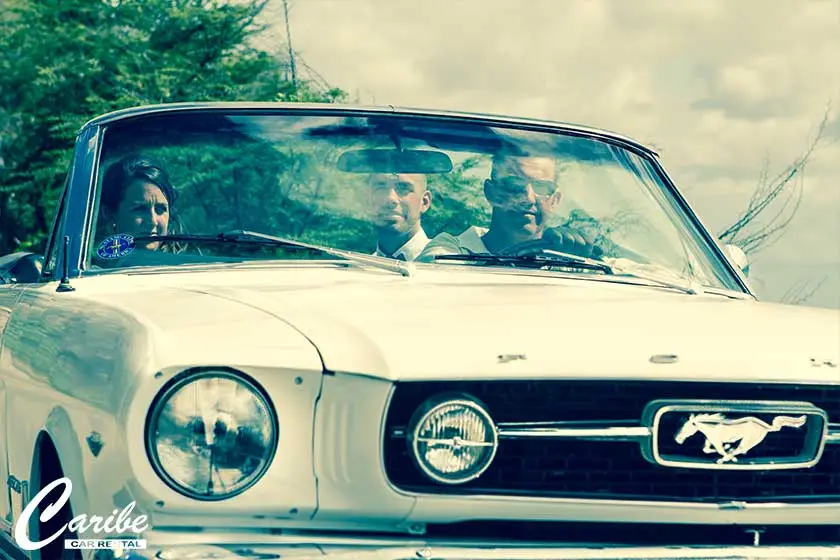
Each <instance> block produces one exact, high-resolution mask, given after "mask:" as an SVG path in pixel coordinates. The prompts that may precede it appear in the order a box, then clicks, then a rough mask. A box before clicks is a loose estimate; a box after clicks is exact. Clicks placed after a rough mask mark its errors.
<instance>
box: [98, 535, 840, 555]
mask: <svg viewBox="0 0 840 560" xmlns="http://www.w3.org/2000/svg"><path fill="white" fill-rule="evenodd" d="M144 538H145V540H146V543H147V548H146V549H145V550H134V551H125V552H124V553H123V554H122V555H120V556H113V555H112V556H105V555H101V556H100V555H97V556H96V558H106V557H107V558H119V559H121V560H269V559H278V560H279V559H285V558H291V557H293V558H295V559H296V560H305V559H308V558H312V559H313V560H314V559H318V560H350V559H354V560H355V559H359V560H537V559H540V560H554V559H556V560H561V559H562V560H578V559H580V560H618V559H622V560H624V559H628V560H630V559H634V560H635V559H639V560H641V559H656V560H666V559H681V560H682V559H703V560H707V559H708V560H712V559H720V560H723V559H726V560H733V559H750V560H782V559H791V560H793V559H801V560H804V559H809V560H811V559H814V560H816V559H825V560H828V559H831V560H840V546H725V547H717V546H662V547H659V546H657V547H638V546H611V545H603V544H597V545H594V544H593V545H587V544H586V543H563V544H556V545H549V544H546V543H539V544H533V545H530V544H522V543H517V544H516V545H500V544H498V543H490V542H485V543H482V542H475V541H470V542H465V541H462V542H458V541H453V540H447V541H442V540H441V541H432V540H426V539H394V538H364V537H361V538H353V537H328V536H322V535H318V536H314V535H303V534H299V535H272V534H266V533H262V532H260V533H258V532H236V533H184V532H180V531H173V532H162V531H160V532H150V533H148V534H146V535H144ZM102 552H104V551H102Z"/></svg>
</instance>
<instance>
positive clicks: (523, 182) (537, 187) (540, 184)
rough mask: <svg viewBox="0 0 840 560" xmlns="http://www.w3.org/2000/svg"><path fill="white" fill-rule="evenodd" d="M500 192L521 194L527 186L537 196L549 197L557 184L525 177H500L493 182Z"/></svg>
mask: <svg viewBox="0 0 840 560" xmlns="http://www.w3.org/2000/svg"><path fill="white" fill-rule="evenodd" d="M493 182H494V183H496V185H498V186H499V188H500V189H501V190H504V191H507V192H509V193H511V194H513V193H518V192H522V191H525V190H527V189H528V185H531V188H532V189H534V193H535V194H536V195H537V196H551V195H552V194H554V191H556V190H557V183H555V182H554V181H546V180H538V179H527V178H525V177H514V176H508V177H502V178H501V179H495V180H494V181H493Z"/></svg>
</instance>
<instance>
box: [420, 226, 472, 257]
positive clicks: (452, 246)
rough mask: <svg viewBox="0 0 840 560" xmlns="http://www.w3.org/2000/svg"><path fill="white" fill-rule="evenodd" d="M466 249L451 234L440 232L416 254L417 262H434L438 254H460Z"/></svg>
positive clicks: (465, 251)
mask: <svg viewBox="0 0 840 560" xmlns="http://www.w3.org/2000/svg"><path fill="white" fill-rule="evenodd" d="M467 252H468V251H467V250H466V249H465V248H464V247H462V246H461V242H460V241H459V240H458V238H457V237H455V236H454V235H452V234H449V233H440V234H438V235H436V236H435V237H434V239H432V240H431V241H429V243H428V244H427V245H426V248H425V249H423V252H422V253H420V254H419V255H418V256H417V259H416V260H417V261H418V262H434V261H435V257H436V256H438V255H462V254H464V253H467Z"/></svg>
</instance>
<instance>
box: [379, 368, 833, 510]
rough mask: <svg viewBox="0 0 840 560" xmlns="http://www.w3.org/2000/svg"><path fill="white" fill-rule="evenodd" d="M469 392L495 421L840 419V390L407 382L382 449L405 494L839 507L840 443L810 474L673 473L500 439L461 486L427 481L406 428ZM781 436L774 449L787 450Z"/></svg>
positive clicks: (615, 452) (539, 441) (636, 461)
mask: <svg viewBox="0 0 840 560" xmlns="http://www.w3.org/2000/svg"><path fill="white" fill-rule="evenodd" d="M449 391H458V392H465V393H467V394H470V395H472V396H474V397H476V398H478V399H480V400H482V401H483V402H484V403H485V404H486V405H487V407H488V409H489V411H490V414H491V416H492V417H493V418H494V420H495V421H496V422H497V423H502V424H504V423H522V422H530V423H536V422H555V423H556V422H589V423H592V424H597V425H611V426H622V425H627V426H632V425H634V424H635V425H639V421H640V416H641V413H642V410H643V409H644V407H645V405H646V404H647V403H649V402H650V401H653V400H657V399H702V400H706V399H713V400H755V399H760V400H778V401H804V402H809V403H812V404H814V405H816V406H817V407H819V408H821V409H823V410H825V411H826V412H827V413H828V417H829V421H831V422H837V421H838V420H840V386H809V385H782V384H746V383H707V382H674V381H671V382H651V381H533V380H517V381H500V382H489V381H480V382H453V383H445V382H407V383H400V384H397V386H396V388H395V392H394V395H393V398H392V401H391V404H390V406H389V411H388V415H387V419H386V424H387V425H386V432H385V433H386V434H387V437H386V438H385V441H384V442H383V451H384V456H385V468H386V474H387V476H388V478H389V480H390V481H391V482H392V483H393V484H394V485H395V486H397V487H399V488H402V489H404V490H408V491H416V492H426V493H450V494H453V493H454V494H497V495H530V496H557V497H593V498H624V499H656V500H663V501H700V502H704V501H715V502H717V501H727V500H733V501H762V500H778V499H785V500H791V501H827V500H829V501H830V500H838V499H840V445H837V444H832V445H827V446H826V447H825V450H824V452H823V456H822V458H821V460H820V462H819V463H818V464H817V465H815V466H814V467H812V468H807V469H795V470H779V471H765V470H755V471H717V470H707V469H694V468H673V467H662V466H659V465H655V464H652V463H650V462H649V461H647V460H645V459H644V457H643V456H642V454H641V452H640V446H639V443H638V442H637V441H633V439H632V438H630V439H629V440H627V441H597V440H587V439H551V438H529V439H501V440H500V444H499V449H498V453H497V455H496V460H495V461H494V464H493V465H492V466H491V467H490V468H489V469H488V470H487V471H486V472H485V473H484V475H482V476H481V477H480V478H478V479H476V480H474V481H471V482H469V483H467V484H464V485H459V486H456V487H442V486H440V485H438V484H435V483H432V482H431V481H428V480H427V479H426V478H425V477H423V476H422V475H421V474H420V472H419V471H418V470H417V468H416V467H415V466H414V464H413V462H412V460H411V457H410V456H409V454H408V449H407V446H406V443H405V439H404V437H403V436H401V435H400V434H401V430H403V431H404V430H405V427H406V425H407V424H408V420H409V418H410V416H411V414H412V413H413V411H414V410H415V409H416V407H417V406H419V405H420V404H421V403H422V402H423V401H424V400H425V399H426V398H428V397H430V396H432V395H435V394H438V393H442V392H449ZM788 437H789V436H788V435H785V434H783V435H782V436H781V437H780V439H779V440H778V441H777V443H774V446H775V445H784V442H785V441H787V439H786V438H788Z"/></svg>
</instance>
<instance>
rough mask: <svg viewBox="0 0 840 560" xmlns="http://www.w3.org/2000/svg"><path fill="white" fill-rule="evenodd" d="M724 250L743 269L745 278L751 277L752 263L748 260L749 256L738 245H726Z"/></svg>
mask: <svg viewBox="0 0 840 560" xmlns="http://www.w3.org/2000/svg"><path fill="white" fill-rule="evenodd" d="M724 249H725V250H726V254H727V255H729V258H730V259H731V260H732V261H733V262H734V263H735V264H736V265H738V268H740V269H741V272H743V273H744V276H749V275H750V261H749V259H747V254H746V253H745V252H744V251H743V249H741V248H740V247H738V246H737V245H731V244H726V245H724Z"/></svg>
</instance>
